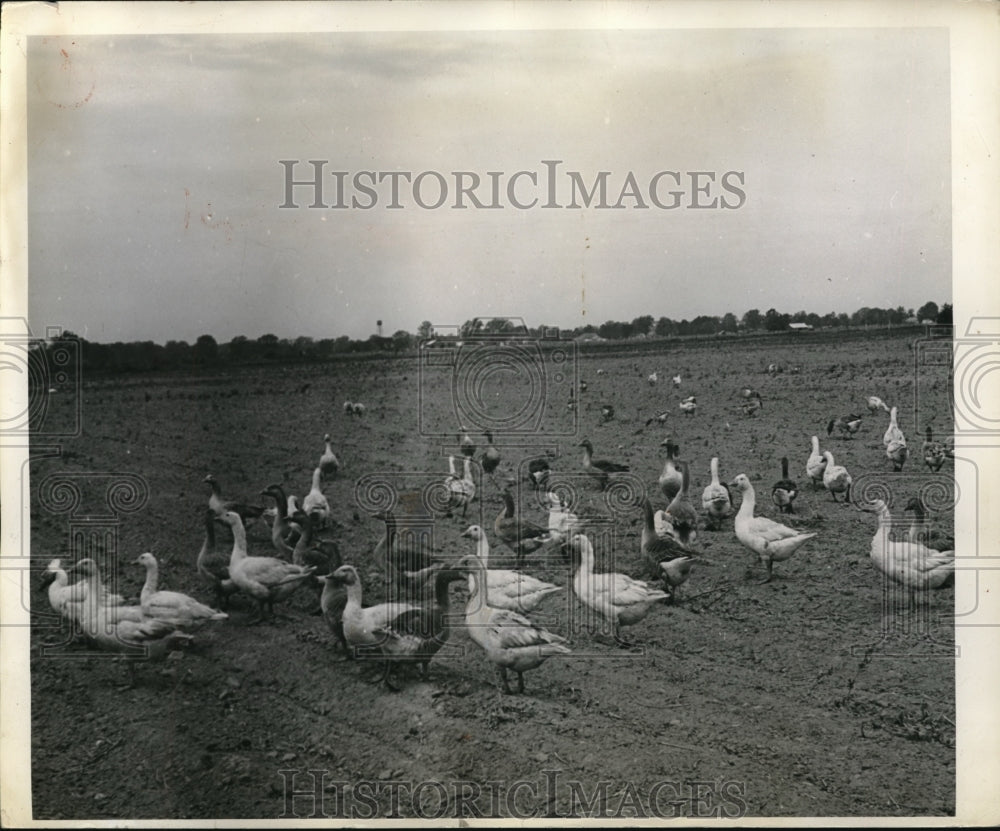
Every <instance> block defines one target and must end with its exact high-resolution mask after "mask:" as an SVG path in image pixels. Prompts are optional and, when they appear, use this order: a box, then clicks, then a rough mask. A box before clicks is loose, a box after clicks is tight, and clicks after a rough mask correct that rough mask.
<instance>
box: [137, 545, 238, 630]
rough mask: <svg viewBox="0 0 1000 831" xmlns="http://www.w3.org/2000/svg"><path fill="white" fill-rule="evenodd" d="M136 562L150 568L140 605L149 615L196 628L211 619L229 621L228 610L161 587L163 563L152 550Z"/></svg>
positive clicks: (140, 556)
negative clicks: (161, 566) (160, 576)
mask: <svg viewBox="0 0 1000 831" xmlns="http://www.w3.org/2000/svg"><path fill="white" fill-rule="evenodd" d="M135 562H136V565H141V566H142V567H143V568H145V569H146V583H145V585H143V587H142V594H141V595H140V607H141V608H142V613H143V614H144V615H146V617H151V618H157V619H158V620H163V621H166V622H167V623H169V624H170V625H171V626H172V627H173V628H174V629H180V630H182V631H188V632H189V631H192V630H194V629H198V628H200V627H202V626H204V625H205V624H206V623H208V622H209V621H210V620H225V619H226V618H228V617H229V615H227V614H226V613H225V612H220V611H217V610H216V609H213V608H211V607H209V606H206V605H205V604H204V603H199V602H198V601H197V600H195V599H194V598H193V597H188V595H186V594H182V593H181V592H173V591H163V590H158V589H157V585H158V582H159V574H160V566H159V563H158V562H157V561H156V557H154V556H153V554H152V553H150V552H148V551H147V552H145V553H144V554H140V555H139V557H138V559H136V561H135Z"/></svg>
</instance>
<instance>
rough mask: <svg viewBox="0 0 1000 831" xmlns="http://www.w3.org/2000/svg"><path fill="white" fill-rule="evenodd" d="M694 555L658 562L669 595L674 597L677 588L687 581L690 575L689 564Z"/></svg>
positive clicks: (692, 560)
mask: <svg viewBox="0 0 1000 831" xmlns="http://www.w3.org/2000/svg"><path fill="white" fill-rule="evenodd" d="M693 564H694V557H674V558H673V559H672V560H666V561H665V562H662V563H660V573H661V574H662V575H663V585H664V586H665V587H666V589H667V591H668V592H670V597H671V598H672V599H676V597H677V589H679V588H680V587H681V586H682V585H684V583H686V582H687V580H688V577H690V576H691V566H692V565H693Z"/></svg>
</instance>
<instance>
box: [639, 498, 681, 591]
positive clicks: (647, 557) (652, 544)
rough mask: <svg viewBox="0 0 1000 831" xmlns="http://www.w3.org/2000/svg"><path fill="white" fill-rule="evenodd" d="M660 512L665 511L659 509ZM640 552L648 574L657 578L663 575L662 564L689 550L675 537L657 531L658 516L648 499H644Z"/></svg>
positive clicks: (651, 577)
mask: <svg viewBox="0 0 1000 831" xmlns="http://www.w3.org/2000/svg"><path fill="white" fill-rule="evenodd" d="M658 513H661V514H662V513H663V512H662V511H659V512H658ZM640 552H641V553H642V559H643V562H644V563H645V565H646V575H647V576H648V577H649V578H650V579H651V580H655V579H657V578H660V577H662V576H663V573H662V570H661V568H660V564H661V563H663V562H666V561H669V560H673V559H676V558H677V557H682V556H685V555H687V554H688V553H690V552H689V550H688V549H687V548H686V547H685V546H683V545H681V544H680V543H679V542H678V541H677V540H676V539H675V538H673V537H670V536H661V535H660V534H658V533H657V531H656V517H655V515H654V513H653V506H652V504H651V503H650V501H649V500H648V499H643V501H642V534H641V536H640Z"/></svg>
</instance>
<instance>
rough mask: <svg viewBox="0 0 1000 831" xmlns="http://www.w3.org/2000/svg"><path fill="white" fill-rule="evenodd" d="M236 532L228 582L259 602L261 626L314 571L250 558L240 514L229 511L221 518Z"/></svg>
mask: <svg viewBox="0 0 1000 831" xmlns="http://www.w3.org/2000/svg"><path fill="white" fill-rule="evenodd" d="M221 519H222V521H223V522H224V523H226V525H228V526H229V527H230V528H231V529H232V532H233V552H232V555H231V556H230V559H229V578H230V579H231V580H232V581H233V582H234V583H235V584H236V586H237V588H239V589H240V590H241V591H243V592H245V593H246V594H248V595H250V597H252V598H253V599H254V600H256V601H257V604H258V608H259V617H258V622H259V621H261V620H263V619H264V616H265V610H267V611H268V612H270V614H271V615H273V614H274V604H275V603H276V602H278V601H280V600H284V599H285V598H287V597H288V596H289V595H291V594H292V593H293V592H294V591H295V590H296V589H299V588H301V587H302V586H303V585H305V584H306V582H307V581H309V580H310V578H311V577H312V575H313V572H314V571H315V568H312V567H303V566H297V565H295V563H289V562H286V561H285V560H279V559H278V558H277V557H251V556H250V555H249V554H247V535H246V530H245V529H244V527H243V521H242V520H241V519H240V516H239V514H237V513H235V512H233V511H227V512H226V513H224V514H223V515H222V517H221Z"/></svg>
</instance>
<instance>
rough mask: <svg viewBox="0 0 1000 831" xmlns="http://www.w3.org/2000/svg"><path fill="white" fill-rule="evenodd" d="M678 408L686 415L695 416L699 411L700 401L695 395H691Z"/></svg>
mask: <svg viewBox="0 0 1000 831" xmlns="http://www.w3.org/2000/svg"><path fill="white" fill-rule="evenodd" d="M678 406H679V407H680V409H681V412H683V413H684V415H689V416H693V415H694V414H695V412H696V411H697V409H698V399H697V398H695V396H693V395H689V396H688V397H687V398H685V399H684V400H683V401H681V403H680V404H678Z"/></svg>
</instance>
